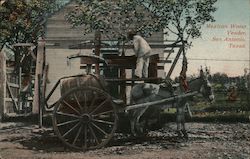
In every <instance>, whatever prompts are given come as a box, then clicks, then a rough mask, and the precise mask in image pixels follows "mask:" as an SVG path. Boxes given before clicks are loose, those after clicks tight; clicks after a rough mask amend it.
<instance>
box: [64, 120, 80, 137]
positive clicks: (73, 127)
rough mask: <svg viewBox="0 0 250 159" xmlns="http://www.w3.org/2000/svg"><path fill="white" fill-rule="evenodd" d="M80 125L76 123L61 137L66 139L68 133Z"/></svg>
mask: <svg viewBox="0 0 250 159" xmlns="http://www.w3.org/2000/svg"><path fill="white" fill-rule="evenodd" d="M79 125H80V122H78V123H77V124H76V125H75V126H73V127H72V128H71V129H69V130H68V131H67V132H66V133H64V134H63V135H62V136H63V137H66V136H67V135H68V134H69V133H70V132H72V131H73V130H74V129H75V128H76V127H77V126H79Z"/></svg>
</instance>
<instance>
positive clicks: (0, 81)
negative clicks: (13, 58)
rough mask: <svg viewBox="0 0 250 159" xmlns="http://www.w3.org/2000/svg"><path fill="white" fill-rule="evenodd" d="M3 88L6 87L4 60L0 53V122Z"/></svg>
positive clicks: (2, 113) (2, 114)
mask: <svg viewBox="0 0 250 159" xmlns="http://www.w3.org/2000/svg"><path fill="white" fill-rule="evenodd" d="M5 87H6V60H5V56H4V54H3V53H2V52H0V121H2V119H3V117H4V108H5V100H4V98H5V90H6V89H5Z"/></svg>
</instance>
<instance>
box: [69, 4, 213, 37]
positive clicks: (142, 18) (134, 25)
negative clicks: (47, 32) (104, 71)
mask: <svg viewBox="0 0 250 159" xmlns="http://www.w3.org/2000/svg"><path fill="white" fill-rule="evenodd" d="M216 1H217V0H110V1H103V0H78V4H79V5H78V6H77V8H76V9H75V10H73V11H72V12H70V14H69V15H68V16H67V19H68V21H69V22H70V23H72V24H73V25H74V26H81V25H83V26H84V28H85V30H84V31H83V32H84V34H86V33H90V32H94V31H101V32H102V33H103V34H105V35H106V36H108V37H110V38H112V39H114V38H124V37H125V36H126V33H127V31H128V30H130V29H133V30H136V31H138V32H140V33H141V34H143V35H144V36H150V35H151V33H152V32H156V31H160V30H163V29H165V28H167V30H168V31H167V32H166V33H173V34H175V35H176V36H177V38H178V39H179V40H188V39H189V37H191V38H198V37H200V36H201V27H202V25H204V24H205V23H207V22H213V21H214V18H213V16H212V13H213V12H215V11H216V8H215V7H214V4H215V3H216Z"/></svg>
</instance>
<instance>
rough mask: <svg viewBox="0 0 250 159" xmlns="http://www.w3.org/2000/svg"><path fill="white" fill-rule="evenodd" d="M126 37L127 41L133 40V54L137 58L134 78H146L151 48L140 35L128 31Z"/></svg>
mask: <svg viewBox="0 0 250 159" xmlns="http://www.w3.org/2000/svg"><path fill="white" fill-rule="evenodd" d="M127 36H128V39H129V40H133V45H134V52H135V56H136V57H137V61H136V69H135V77H136V78H147V77H148V66H149V59H150V58H149V57H150V56H151V47H150V46H149V44H148V43H147V41H146V40H145V39H144V38H143V37H141V36H140V35H137V34H136V32H135V31H129V32H128V34H127Z"/></svg>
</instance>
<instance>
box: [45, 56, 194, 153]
mask: <svg viewBox="0 0 250 159" xmlns="http://www.w3.org/2000/svg"><path fill="white" fill-rule="evenodd" d="M180 53H181V51H179V54H180ZM78 57H80V58H82V59H83V60H84V63H85V64H86V70H87V74H79V75H74V76H66V77H62V78H60V79H59V80H58V81H57V83H56V84H55V86H54V87H53V88H52V90H51V92H50V93H49V94H48V96H47V97H46V99H45V105H46V107H47V108H49V109H50V108H52V107H54V111H53V117H52V120H53V128H54V131H55V134H56V135H57V136H58V137H59V139H60V140H61V141H62V142H63V143H64V144H66V145H67V146H69V147H71V148H74V149H78V150H84V151H85V150H90V149H97V148H101V147H103V146H105V145H106V144H107V143H108V142H109V141H110V140H111V139H112V137H113V136H114V133H115V132H116V130H117V127H118V124H119V122H118V121H119V114H125V112H127V111H131V110H134V109H138V108H143V107H147V106H153V105H159V104H163V103H166V102H170V101H172V102H174V101H176V100H178V99H180V98H188V97H190V96H194V95H195V94H197V92H189V93H186V94H183V95H178V96H171V97H169V98H166V99H163V100H159V101H153V102H148V103H142V104H135V105H126V102H124V101H123V100H121V99H117V98H114V97H112V96H111V95H110V94H109V92H108V91H107V90H106V89H105V86H101V87H99V86H98V87H99V88H98V87H95V86H91V85H89V84H88V83H84V84H79V82H78V85H76V86H74V87H71V88H69V89H68V90H67V91H66V92H65V93H63V94H62V96H61V97H60V99H59V100H58V101H56V102H55V103H54V104H52V105H50V106H49V105H48V104H47V102H48V100H49V99H50V97H51V96H52V94H53V93H54V91H55V90H56V88H57V87H58V86H59V85H60V83H61V82H62V80H65V79H73V80H74V79H77V78H81V77H85V76H91V77H93V79H94V80H97V81H98V82H99V83H100V81H99V80H100V78H98V77H97V75H94V74H91V71H90V70H91V68H92V64H97V63H98V64H99V63H102V64H103V65H108V62H107V61H106V60H105V59H103V58H101V57H99V56H96V55H79V54H78V55H73V56H70V57H68V58H69V59H71V58H78ZM177 58H179V55H177ZM174 65H175V64H174ZM172 67H173V66H172ZM172 67H171V68H172ZM170 71H173V70H171V69H170ZM127 80H128V79H127ZM129 80H131V81H132V82H134V81H136V80H142V81H152V80H159V79H157V78H146V79H133V78H132V79H129ZM105 81H108V82H119V81H124V80H121V79H120V80H119V79H105Z"/></svg>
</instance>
